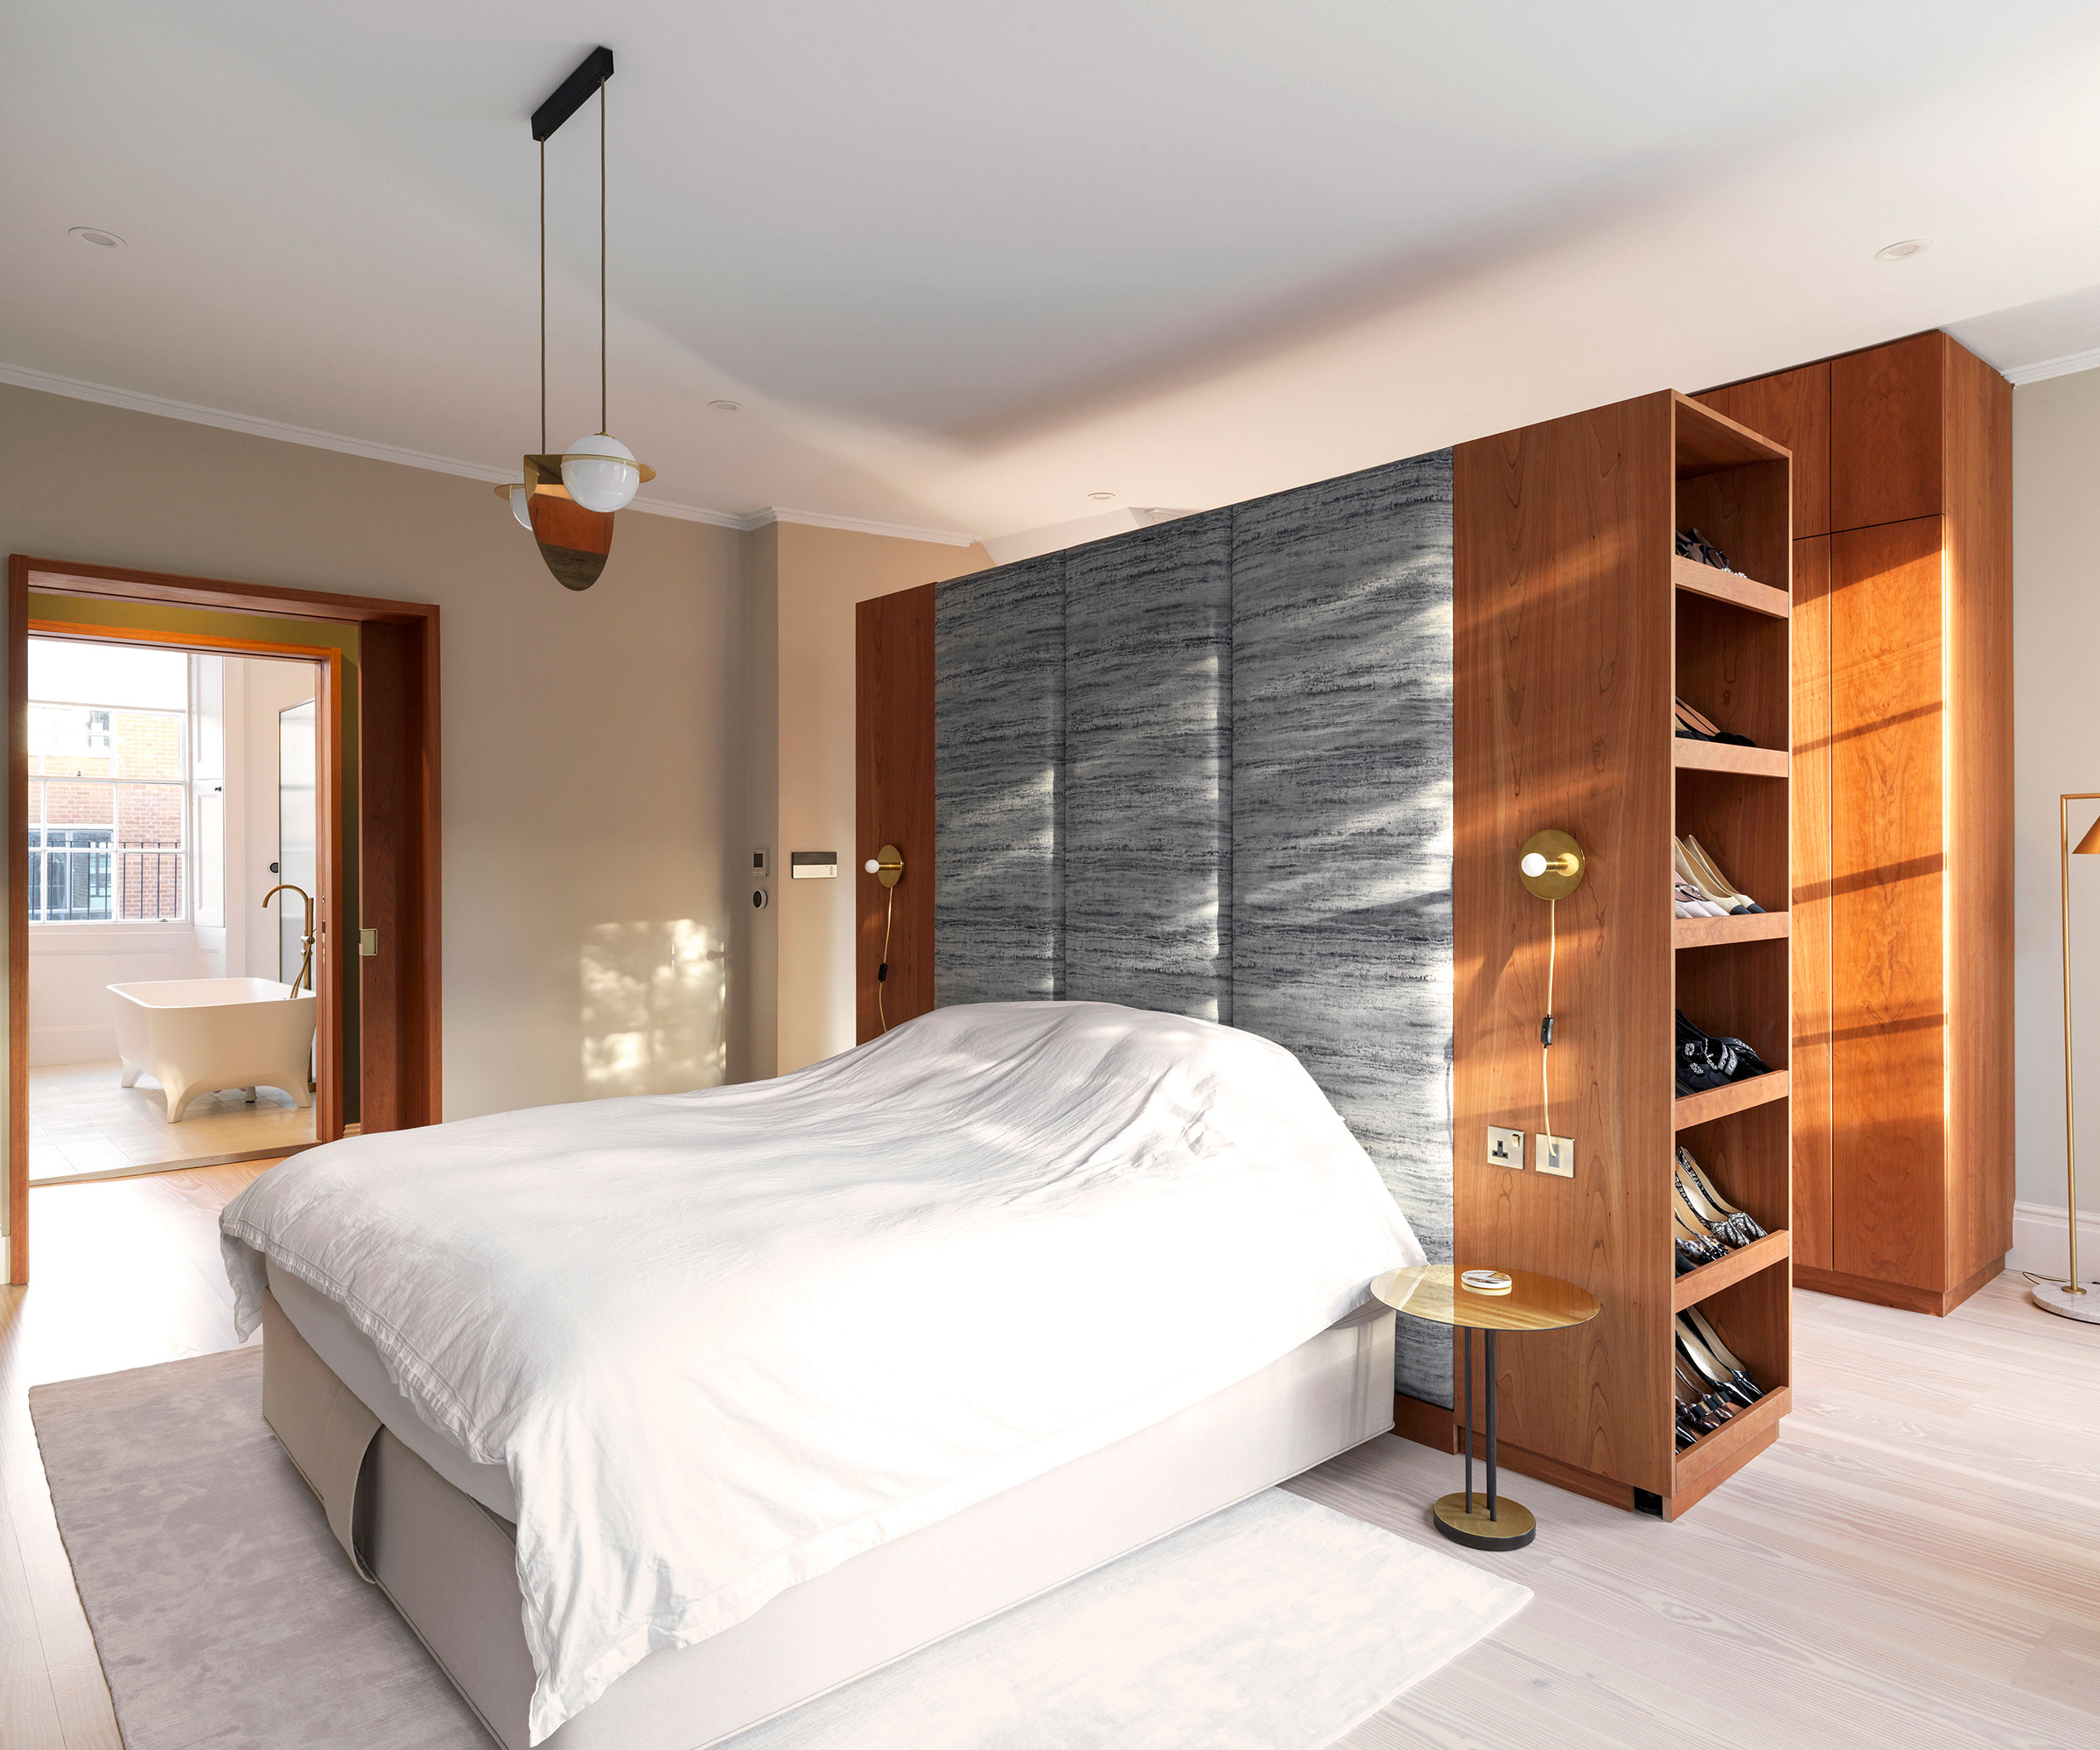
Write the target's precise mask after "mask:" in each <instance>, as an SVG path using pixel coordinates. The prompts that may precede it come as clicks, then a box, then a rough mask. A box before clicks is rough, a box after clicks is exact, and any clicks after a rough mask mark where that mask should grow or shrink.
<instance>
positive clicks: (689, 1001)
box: [582, 918, 729, 1100]
mask: <svg viewBox="0 0 2100 1750" xmlns="http://www.w3.org/2000/svg"><path fill="white" fill-rule="evenodd" d="M582 984H583V1055H584V1093H585V1095H586V1096H587V1097H589V1098H591V1099H593V1100H598V1099H604V1098H606V1097H607V1096H613V1095H620V1094H681V1093H684V1092H685V1091H686V1090H688V1089H694V1088H712V1087H716V1086H718V1085H719V1084H720V1082H721V1081H722V1079H723V1077H724V1075H725V1074H726V1073H727V1068H728V1038H727V1033H726V1029H725V1025H724V1018H725V1014H726V1012H727V1007H728V994H729V992H728V970H727V962H726V958H725V949H724V945H723V942H722V940H721V938H720V937H719V936H718V935H715V933H714V932H713V931H711V930H710V929H708V928H706V926H704V925H703V924H699V923H696V922H695V921H693V920H692V919H690V918H679V919H676V920H673V921H669V922H662V923H631V924H593V925H592V926H591V928H589V929H587V930H586V931H585V932H584V951H583V961H582Z"/></svg>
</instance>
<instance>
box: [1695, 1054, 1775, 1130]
mask: <svg viewBox="0 0 2100 1750" xmlns="http://www.w3.org/2000/svg"><path fill="white" fill-rule="evenodd" d="M1787 1086H1788V1082H1787V1072H1786V1071H1785V1070H1783V1069H1775V1070H1772V1071H1770V1072H1769V1073H1768V1074H1767V1075H1753V1076H1750V1077H1748V1078H1747V1079H1746V1080H1744V1081H1741V1082H1730V1083H1729V1084H1728V1085H1727V1086H1726V1087H1725V1088H1710V1089H1707V1091H1706V1092H1705V1093H1704V1094H1684V1095H1680V1096H1677V1098H1675V1099H1673V1100H1672V1101H1671V1102H1670V1111H1671V1117H1672V1121H1673V1124H1674V1127H1675V1128H1676V1129H1677V1130H1680V1131H1688V1130H1690V1129H1691V1128H1692V1126H1694V1125H1695V1124H1712V1123H1713V1121H1714V1120H1715V1119H1717V1118H1726V1117H1733V1115H1734V1114H1735V1113H1737V1112H1747V1111H1748V1110H1750V1109H1751V1108H1752V1107H1753V1106H1762V1105H1766V1104H1768V1103H1770V1102H1772V1101H1775V1100H1783V1099H1785V1098H1786V1097H1787Z"/></svg>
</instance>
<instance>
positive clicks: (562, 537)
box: [496, 47, 656, 590]
mask: <svg viewBox="0 0 2100 1750" xmlns="http://www.w3.org/2000/svg"><path fill="white" fill-rule="evenodd" d="M612 76H613V51H612V50H611V49H608V48H604V47H599V48H595V49H593V50H591V52H590V53H589V54H588V55H586V56H584V59H583V61H582V63H581V65H579V66H577V69H576V71H575V72H574V73H570V75H569V77H568V78H566V79H564V80H563V81H562V82H561V84H560V86H559V87H557V88H556V90H555V93H554V95H552V96H551V97H549V99H548V100H547V101H546V102H544V103H542V104H541V105H540V107H539V108H538V109H535V111H534V112H533V116H532V137H533V138H534V139H535V140H536V141H538V142H539V147H540V453H539V454H537V455H532V456H528V457H526V458H525V461H524V465H523V466H522V467H521V469H520V470H519V472H518V478H517V479H515V480H514V481H512V482H511V483H510V484H509V485H507V486H498V487H497V488H496V496H497V497H498V498H502V499H507V500H509V502H510V510H511V514H512V515H514V517H516V518H517V520H518V521H519V522H521V524H523V525H524V526H525V527H526V528H529V529H530V530H531V531H532V535H533V539H534V540H535V541H536V542H539V547H540V556H541V558H542V559H543V560H545V561H546V562H547V569H548V570H549V571H551V572H552V573H553V574H554V578H555V581H556V583H558V584H561V585H562V587H563V588H564V589H570V590H587V589H589V588H590V587H591V584H595V583H596V582H597V581H598V574H599V573H600V572H602V571H603V570H605V569H606V555H607V554H608V553H609V552H611V551H612V548H613V512H614V511H616V510H621V509H624V508H626V507H627V505H628V504H630V503H632V502H633V501H634V493H635V492H636V491H637V490H638V489H639V488H640V487H641V486H642V485H643V483H644V482H645V481H648V480H653V479H655V478H656V471H655V469H654V468H652V467H650V466H648V465H647V464H646V463H643V462H638V461H636V460H635V459H634V451H632V450H630V449H628V448H627V445H626V444H623V443H621V442H620V439H619V438H617V437H612V436H610V435H608V434H607V432H606V81H607V80H608V79H610V78H612ZM593 91H595V92H597V94H598V430H596V431H595V432H592V433H591V434H590V435H589V436H587V437H579V438H577V440H576V442H575V443H573V444H570V446H569V447H568V449H567V450H566V451H563V453H562V454H560V455H558V456H557V455H550V454H549V453H547V139H548V137H549V135H550V134H552V133H553V132H554V131H555V130H556V129H557V128H559V127H560V126H561V125H562V123H564V122H566V121H567V120H568V119H569V118H570V116H573V115H575V114H576V112H577V110H578V109H582V108H583V106H584V103H585V102H587V101H588V100H589V98H590V96H591V93H592V92H593Z"/></svg>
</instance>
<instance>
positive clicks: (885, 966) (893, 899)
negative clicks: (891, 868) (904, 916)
mask: <svg viewBox="0 0 2100 1750" xmlns="http://www.w3.org/2000/svg"><path fill="white" fill-rule="evenodd" d="M889 893H890V897H889V900H887V902H886V904H885V905H884V906H883V908H882V959H881V961H880V962H879V963H878V964H877V966H876V968H875V1019H876V1021H877V1023H878V1024H879V1027H880V1030H881V1032H882V1033H887V1032H889V1030H890V1018H889V1016H888V1015H887V1014H886V1013H885V1012H883V1006H882V987H883V986H884V985H885V984H888V983H889V982H890V920H891V919H892V918H893V916H895V915H896V911H897V890H896V889H895V888H894V887H892V888H891V889H890V890H889Z"/></svg>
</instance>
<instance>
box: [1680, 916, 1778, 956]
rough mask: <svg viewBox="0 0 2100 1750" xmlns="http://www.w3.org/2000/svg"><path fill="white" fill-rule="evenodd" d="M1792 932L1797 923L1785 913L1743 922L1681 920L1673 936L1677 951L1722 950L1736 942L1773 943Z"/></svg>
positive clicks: (1736, 920)
mask: <svg viewBox="0 0 2100 1750" xmlns="http://www.w3.org/2000/svg"><path fill="white" fill-rule="evenodd" d="M1792 928H1793V919H1792V917H1791V916H1790V915H1789V914H1787V913H1785V912H1752V913H1750V914H1747V916H1744V917H1740V918H1734V917H1730V918H1677V919H1676V920H1674V921H1672V922H1671V924H1670V941H1671V942H1672V944H1673V945H1674V946H1676V947H1677V948H1721V947H1724V946H1726V944H1727V943H1729V942H1769V941H1771V940H1772V939H1773V938H1774V937H1775V936H1783V935H1789V934H1790V933H1791V931H1792Z"/></svg>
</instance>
